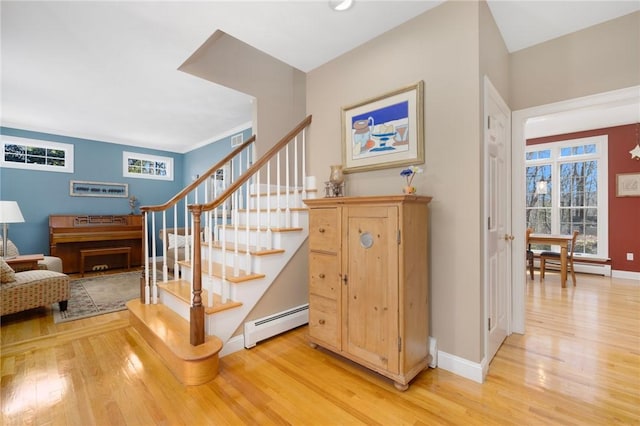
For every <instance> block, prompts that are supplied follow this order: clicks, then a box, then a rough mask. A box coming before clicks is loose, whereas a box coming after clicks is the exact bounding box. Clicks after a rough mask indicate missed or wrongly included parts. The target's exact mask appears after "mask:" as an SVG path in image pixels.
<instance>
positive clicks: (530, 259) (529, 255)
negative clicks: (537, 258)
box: [525, 228, 533, 280]
mask: <svg viewBox="0 0 640 426" xmlns="http://www.w3.org/2000/svg"><path fill="white" fill-rule="evenodd" d="M532 232H533V229H531V228H527V236H526V240H525V241H526V244H527V250H526V251H527V268H529V275H531V279H532V280H533V251H531V244H530V243H529V235H531V233H532Z"/></svg>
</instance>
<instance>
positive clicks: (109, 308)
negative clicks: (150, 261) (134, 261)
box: [51, 271, 140, 324]
mask: <svg viewBox="0 0 640 426" xmlns="http://www.w3.org/2000/svg"><path fill="white" fill-rule="evenodd" d="M70 287H71V298H70V299H69V304H68V306H67V310H66V311H64V312H60V307H59V306H58V304H57V303H54V304H53V305H51V308H52V309H53V321H54V323H56V324H57V323H61V322H66V321H73V320H77V319H80V318H87V317H92V316H94V315H100V314H106V313H109V312H116V311H122V310H124V309H126V306H125V303H127V302H128V301H129V300H131V299H135V298H137V297H140V271H137V272H125V273H121V274H109V275H100V276H96V277H90V278H80V279H77V280H72V281H71V282H70Z"/></svg>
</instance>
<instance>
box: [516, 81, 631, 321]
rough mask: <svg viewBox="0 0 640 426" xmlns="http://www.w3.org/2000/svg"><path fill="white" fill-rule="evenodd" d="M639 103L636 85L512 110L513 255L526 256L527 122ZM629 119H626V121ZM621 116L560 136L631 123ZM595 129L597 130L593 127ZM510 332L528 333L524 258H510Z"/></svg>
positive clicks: (568, 131) (575, 129) (567, 131)
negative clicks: (557, 115)
mask: <svg viewBox="0 0 640 426" xmlns="http://www.w3.org/2000/svg"><path fill="white" fill-rule="evenodd" d="M629 104H640V86H633V87H629V88H625V89H619V90H613V91H610V92H604V93H599V94H595V95H590V96H585V97H581V98H575V99H570V100H565V101H560V102H555V103H551V104H546V105H540V106H535V107H531V108H526V109H522V110H518V111H513V113H512V118H511V123H512V124H511V132H512V136H511V144H512V146H511V173H512V174H511V182H512V186H511V189H512V194H511V203H512V204H511V211H512V214H511V217H512V222H511V224H512V231H513V232H512V234H513V235H514V237H515V239H514V240H513V245H512V250H513V252H514V253H524V251H525V241H524V238H525V227H526V215H525V208H526V200H525V194H524V189H525V165H524V149H525V142H526V138H525V127H526V124H527V121H529V120H530V119H533V118H540V117H544V116H551V115H556V114H562V113H568V112H572V113H574V112H576V111H579V110H585V111H587V110H593V109H594V108H601V109H607V108H616V107H619V106H621V105H629ZM625 119H626V118H625ZM619 120H620V119H619V118H618V117H615V116H614V117H612V118H610V119H604V120H603V121H602V122H600V123H598V124H596V125H594V124H592V123H590V124H587V125H585V126H584V128H574V129H571V130H566V131H564V132H561V133H571V132H577V131H581V130H592V129H597V128H604V127H612V126H618V125H624V124H629V122H628V121H627V122H620V121H619ZM636 120H640V117H636ZM594 126H595V127H594ZM511 263H512V269H511V283H512V286H511V287H512V288H511V297H512V301H511V303H512V308H511V314H512V318H511V331H512V332H514V333H519V334H524V332H525V288H526V274H525V273H524V271H525V256H512V257H511Z"/></svg>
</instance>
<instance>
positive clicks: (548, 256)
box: [540, 231, 579, 287]
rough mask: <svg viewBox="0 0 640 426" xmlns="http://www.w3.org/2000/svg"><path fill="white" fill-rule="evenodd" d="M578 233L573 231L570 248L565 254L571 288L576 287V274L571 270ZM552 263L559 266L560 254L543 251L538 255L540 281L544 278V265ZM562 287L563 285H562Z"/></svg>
mask: <svg viewBox="0 0 640 426" xmlns="http://www.w3.org/2000/svg"><path fill="white" fill-rule="evenodd" d="M578 234H579V232H578V231H573V238H572V239H571V247H570V248H568V250H569V251H568V253H567V272H571V279H572V280H573V286H574V287H575V286H576V272H575V271H574V268H573V252H574V249H575V247H576V240H577V239H578ZM547 262H549V263H552V264H557V265H558V266H559V265H560V253H559V252H556V251H543V252H542V253H540V279H543V278H544V270H545V266H546V263H547ZM562 285H564V283H562Z"/></svg>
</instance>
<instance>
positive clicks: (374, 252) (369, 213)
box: [343, 206, 399, 373]
mask: <svg viewBox="0 0 640 426" xmlns="http://www.w3.org/2000/svg"><path fill="white" fill-rule="evenodd" d="M343 218H344V222H343V229H344V230H345V231H346V232H345V233H346V237H345V244H344V246H343V250H344V252H343V255H344V257H343V265H344V267H343V269H344V271H345V272H346V274H347V285H346V286H343V291H344V293H343V307H344V308H345V312H344V313H343V315H344V318H345V320H344V326H345V328H344V329H343V350H345V351H346V352H349V353H350V354H352V355H355V356H357V357H359V358H361V359H363V360H365V361H367V362H369V363H370V364H373V365H375V366H377V367H380V368H383V369H385V370H387V371H389V372H391V373H398V372H399V349H398V315H399V314H398V208H397V207H395V206H389V207H387V206H381V207H377V206H374V207H371V206H367V207H348V208H346V211H345V213H344V216H343Z"/></svg>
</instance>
